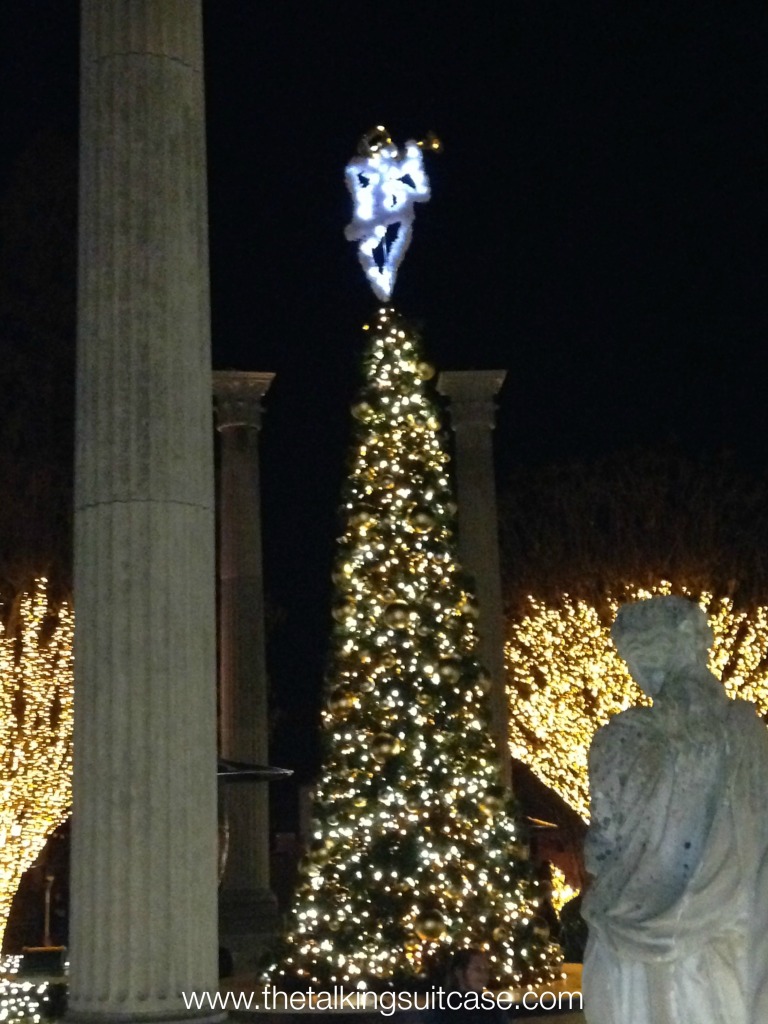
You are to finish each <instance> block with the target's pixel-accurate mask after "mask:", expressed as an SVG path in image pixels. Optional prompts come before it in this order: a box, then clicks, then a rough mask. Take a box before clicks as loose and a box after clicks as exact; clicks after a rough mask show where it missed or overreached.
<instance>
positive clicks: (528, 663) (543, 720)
mask: <svg viewBox="0 0 768 1024" xmlns="http://www.w3.org/2000/svg"><path fill="white" fill-rule="evenodd" d="M673 591H674V592H675V593H684V594H687V595H688V596H690V597H695V599H696V600H697V601H698V603H699V604H700V605H701V607H702V608H703V609H704V610H705V611H706V612H707V615H708V617H709V621H710V625H711V626H712V630H713V632H714V637H715V639H714V644H713V647H712V651H711V656H710V668H711V669H712V671H713V672H714V673H715V674H716V675H717V676H719V677H720V678H721V679H722V681H723V685H724V686H725V689H726V691H727V692H728V694H729V696H731V697H736V696H738V697H743V698H745V699H747V700H751V701H754V702H755V704H756V705H757V707H758V709H759V712H760V714H761V715H766V714H768V607H766V606H763V605H760V606H758V607H756V608H752V609H751V610H749V611H744V610H736V609H735V608H734V605H733V601H732V599H731V598H730V597H715V596H714V595H713V594H712V593H711V592H702V593H700V594H698V595H694V594H692V593H690V591H689V590H687V589H686V588H685V587H677V588H673V585H672V583H670V582H669V581H668V580H661V581H660V582H659V583H658V585H656V586H654V587H652V588H650V589H644V588H640V587H632V586H628V587H627V588H626V589H625V591H624V592H623V593H622V595H621V597H620V599H619V598H616V597H612V596H609V597H608V598H607V599H606V601H605V605H604V606H603V607H602V608H601V609H598V608H596V607H595V606H594V605H593V604H590V603H589V602H587V601H583V600H578V599H575V598H571V597H570V596H569V595H567V594H564V595H563V597H562V598H561V600H560V601H559V602H558V603H557V604H556V605H555V604H554V603H546V602H543V601H538V600H537V599H536V598H534V597H529V598H528V609H529V610H528V611H527V613H526V614H524V615H523V616H522V617H521V618H519V619H516V620H513V621H511V622H510V623H509V625H508V630H507V637H508V640H507V644H506V661H507V669H508V681H509V698H510V750H511V752H512V756H513V757H515V758H518V759H519V760H521V761H523V762H525V763H526V764H528V765H530V767H531V768H532V769H533V770H534V771H535V772H536V774H537V775H538V776H539V777H540V778H541V779H542V780H543V781H544V782H546V783H547V784H548V785H549V786H551V787H552V788H553V789H554V790H555V791H556V792H557V793H559V794H560V796H561V797H562V798H563V799H564V800H565V801H566V802H567V803H569V804H570V805H571V807H573V808H574V810H576V811H577V812H578V813H579V814H581V815H582V817H583V818H584V819H585V820H589V792H588V783H587V753H588V751H589V746H590V743H591V741H592V737H593V735H594V733H595V731H596V730H597V729H598V727H599V726H601V725H603V724H604V723H605V722H607V721H608V719H609V718H610V717H611V716H612V715H615V714H617V713H618V712H620V711H623V710H625V709H626V708H628V707H630V706H632V705H634V704H648V703H649V700H648V698H647V697H646V696H645V695H644V694H643V693H642V692H641V691H640V689H639V688H638V687H637V686H636V685H635V683H634V682H633V681H632V679H631V677H630V675H629V672H628V671H627V668H626V665H625V664H624V662H623V661H622V660H621V658H620V657H619V655H618V653H617V651H616V649H615V647H614V646H613V643H612V641H611V639H610V627H611V624H612V622H613V619H614V617H615V615H616V611H617V610H618V607H619V605H620V604H623V603H624V602H625V601H628V600H637V599H641V598H647V597H651V596H652V595H653V594H670V593H672V592H673Z"/></svg>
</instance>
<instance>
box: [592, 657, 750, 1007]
mask: <svg viewBox="0 0 768 1024" xmlns="http://www.w3.org/2000/svg"><path fill="white" fill-rule="evenodd" d="M705 675H706V678H701V677H700V678H697V679H696V680H695V684H696V686H695V692H696V696H695V698H693V699H691V700H690V702H689V703H687V705H686V706H684V705H683V704H678V703H675V702H672V701H663V702H662V701H657V704H656V705H655V706H654V707H653V708H652V709H651V708H632V709H630V710H629V711H625V712H623V713H622V714H620V715H617V716H616V717H615V718H614V719H612V720H611V721H610V722H609V723H608V725H606V726H604V727H603V728H602V729H600V730H599V731H598V733H597V734H596V736H595V739H594V741H593V744H592V748H591V750H590V760H589V768H590V786H591V803H592V823H591V825H590V830H589V833H588V836H587V840H586V846H585V858H586V867H587V871H588V872H589V873H590V874H591V875H593V876H594V878H593V881H592V883H591V886H590V888H589V890H588V891H587V893H586V896H585V898H584V906H583V913H584V917H585V918H586V920H587V921H588V924H589V931H590V938H589V943H588V945H587V951H586V956H585V963H584V1005H585V1011H586V1016H587V1020H588V1021H589V1022H590V1024H768V963H766V962H765V961H766V956H768V893H767V892H766V886H768V852H767V851H768V820H767V819H768V730H766V728H765V726H764V725H763V724H762V722H761V721H760V720H759V719H758V718H757V716H756V712H755V708H754V706H753V705H752V704H748V703H747V702H745V701H731V700H729V699H728V698H727V697H726V696H725V693H724V691H723V690H722V687H721V685H720V684H719V683H717V682H716V681H715V680H714V677H712V676H710V675H709V673H706V674H705ZM692 692H693V690H692Z"/></svg>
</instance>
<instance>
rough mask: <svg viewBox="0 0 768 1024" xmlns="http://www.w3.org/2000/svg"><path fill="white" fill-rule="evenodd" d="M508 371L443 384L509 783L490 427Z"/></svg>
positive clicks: (443, 379)
mask: <svg viewBox="0 0 768 1024" xmlns="http://www.w3.org/2000/svg"><path fill="white" fill-rule="evenodd" d="M505 376H506V370H453V371H450V372H447V373H441V374H440V377H439V379H438V390H439V391H440V393H441V394H443V395H445V396H446V397H448V398H449V399H450V414H451V425H452V427H453V432H454V435H455V438H456V445H455V453H456V462H455V466H456V491H457V494H456V497H457V502H458V506H459V515H458V520H459V554H460V557H461V561H462V564H463V566H464V568H465V569H466V570H467V572H470V573H471V574H472V575H473V576H474V578H475V583H476V586H477V597H478V600H479V602H480V618H479V620H478V633H479V650H480V659H481V661H482V662H483V664H484V665H485V667H486V668H487V670H488V671H489V672H490V674H491V680H492V683H491V720H492V727H493V732H494V736H495V737H496V743H497V746H498V749H499V754H500V757H501V767H502V775H503V780H504V783H505V784H506V785H510V784H511V777H512V776H511V759H510V754H509V707H508V704H507V692H506V673H505V671H504V615H503V605H502V599H501V568H500V563H499V529H498V513H497V508H496V483H495V475H494V468H493V441H492V433H491V432H492V430H493V427H494V422H495V410H496V404H495V401H494V398H495V396H496V394H497V393H498V391H499V389H500V388H501V385H502V384H503V383H504V378H505Z"/></svg>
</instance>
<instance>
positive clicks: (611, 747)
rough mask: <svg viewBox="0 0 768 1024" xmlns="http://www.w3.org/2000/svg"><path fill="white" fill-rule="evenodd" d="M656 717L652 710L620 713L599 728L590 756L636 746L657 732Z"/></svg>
mask: <svg viewBox="0 0 768 1024" xmlns="http://www.w3.org/2000/svg"><path fill="white" fill-rule="evenodd" d="M657 717H658V716H657V715H655V714H654V713H653V709H652V708H647V707H635V708H627V710H626V711H620V712H619V714H618V715H614V716H613V717H612V718H610V719H609V720H608V721H607V722H606V723H605V725H602V726H600V728H599V729H598V730H597V732H596V733H595V735H594V736H593V737H592V745H591V748H590V750H591V754H592V755H593V756H600V755H601V754H607V753H608V752H609V751H617V752H618V751H619V750H620V749H621V748H623V747H624V746H625V745H626V744H629V743H631V744H636V743H638V741H642V740H643V739H645V738H648V737H650V736H652V735H654V734H655V733H656V731H657V725H658V723H657Z"/></svg>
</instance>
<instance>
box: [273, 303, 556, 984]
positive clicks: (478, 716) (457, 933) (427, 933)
mask: <svg viewBox="0 0 768 1024" xmlns="http://www.w3.org/2000/svg"><path fill="white" fill-rule="evenodd" d="M371 335H372V336H371V339H370V346H369V350H368V353H367V356H366V359H365V364H364V365H365V383H364V386H363V388H362V392H361V394H360V395H359V397H358V399H357V401H356V402H355V404H354V406H353V409H352V413H353V416H354V420H355V427H354V441H353V458H352V464H351V470H350V474H349V477H348V481H347V484H346V488H345V493H344V496H343V505H342V516H343V518H344V523H345V525H344V533H343V536H341V537H340V538H339V546H338V555H337V559H336V565H335V569H334V575H333V579H334V583H335V587H336V592H335V603H334V606H333V616H334V618H335V620H336V624H335V627H334V631H333V638H332V644H331V654H330V659H329V666H328V671H327V679H326V697H325V708H324V711H323V741H324V766H323V769H322V774H321V778H320V780H319V784H318V787H317V792H316V800H315V806H314V819H313V822H312V839H311V846H310V848H309V850H308V851H307V854H306V857H305V859H304V861H303V864H302V873H301V879H300V883H299V888H298V892H297V895H296V898H295V905H294V910H293V914H292V919H291V922H290V927H289V931H288V933H287V936H286V938H285V942H284V945H283V948H282V950H281V951H280V955H279V962H278V965H277V966H276V967H275V968H274V969H273V971H272V972H271V976H272V979H273V980H274V981H276V982H281V983H282V984H286V983H288V981H289V979H292V980H294V981H299V982H303V983H304V984H314V985H328V984H330V983H338V984H347V985H349V984H351V985H359V984H361V983H362V984H364V985H371V984H373V985H376V984H380V983H387V982H395V983H397V982H406V981H407V980H408V979H414V978H416V977H418V976H420V975H422V974H423V973H424V972H425V971H427V970H429V968H430V966H431V965H432V964H433V961H434V960H435V959H436V958H439V957H440V956H441V954H443V953H445V952H446V951H447V950H448V949H450V948H458V947H462V946H469V945H473V946H481V947H483V948H485V949H487V950H488V953H489V957H490V959H491V962H492V965H493V968H494V970H495V974H496V976H497V979H498V981H499V982H502V983H505V984H512V983H514V982H519V981H520V980H525V981H536V980H546V979H548V978H550V977H552V974H553V972H554V970H555V965H556V963H557V960H558V957H557V951H556V947H554V946H552V945H551V944H550V942H549V940H548V935H549V929H548V926H547V924H546V922H545V921H544V920H543V919H542V918H541V917H540V916H539V914H538V912H537V907H538V899H539V897H538V889H537V883H536V882H535V880H534V878H533V876H532V873H531V870H530V865H529V863H528V861H527V857H528V849H527V843H526V839H525V836H524V835H523V833H522V832H521V827H520V825H519V824H518V823H517V822H516V820H515V817H514V808H513V806H512V804H511V800H510V798H509V795H508V793H507V792H506V791H505V790H504V789H503V787H502V786H501V784H500V773H499V761H498V755H497V751H496V748H495V746H494V743H493V740H492V738H491V735H490V728H489V714H490V713H489V702H488V689H489V678H488V676H487V674H486V673H485V672H484V670H483V669H482V668H481V666H480V664H479V662H478V660H477V654H476V647H477V624H476V620H477V616H478V607H477V603H476V600H475V598H474V596H473V594H472V591H471V585H470V583H469V582H468V580H467V579H466V577H465V575H464V574H463V572H462V570H461V568H460V566H459V564H458V562H457V557H456V542H455V537H454V518H455V512H456V508H455V505H454V503H453V500H452V492H451V484H450V482H449V477H448V470H447V463H448V461H449V456H448V454H447V453H446V450H445V445H444V443H443V440H442V437H441V434H440V424H439V418H438V413H437V408H436V406H435V403H434V401H433V399H432V397H431V396H430V393H429V385H428V381H429V379H430V378H431V377H432V376H433V374H434V370H433V369H432V367H431V366H429V365H428V364H427V363H425V362H424V360H423V357H422V355H421V346H420V341H419V338H418V337H417V335H416V334H415V332H414V331H413V329H411V328H410V327H409V326H408V325H407V324H406V323H405V322H404V321H402V320H400V319H399V318H398V316H397V315H396V314H395V312H394V311H393V310H391V309H382V310H380V311H379V313H378V316H377V318H376V321H375V324H374V325H373V327H372V330H371Z"/></svg>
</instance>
